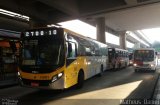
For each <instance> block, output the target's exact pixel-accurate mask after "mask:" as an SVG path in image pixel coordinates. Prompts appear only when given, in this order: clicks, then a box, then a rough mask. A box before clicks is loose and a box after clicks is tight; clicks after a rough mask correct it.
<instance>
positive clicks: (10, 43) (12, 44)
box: [9, 41, 17, 53]
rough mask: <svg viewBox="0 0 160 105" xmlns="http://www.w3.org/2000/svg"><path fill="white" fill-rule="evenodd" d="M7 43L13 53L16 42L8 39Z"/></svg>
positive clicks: (15, 49) (15, 48)
mask: <svg viewBox="0 0 160 105" xmlns="http://www.w3.org/2000/svg"><path fill="white" fill-rule="evenodd" d="M9 45H10V47H11V49H12V51H13V53H15V52H16V51H17V47H16V43H15V42H14V41H9Z"/></svg>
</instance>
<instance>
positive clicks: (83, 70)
mask: <svg viewBox="0 0 160 105" xmlns="http://www.w3.org/2000/svg"><path fill="white" fill-rule="evenodd" d="M21 42H22V46H21V50H20V60H19V61H20V62H19V68H18V76H19V80H20V84H21V85H22V86H26V87H35V88H44V89H65V88H69V87H71V86H73V85H76V86H77V88H81V87H82V86H83V83H84V80H86V79H88V78H91V77H93V76H94V75H100V76H101V75H102V73H103V72H104V70H106V69H107V66H106V65H107V64H106V59H107V55H108V54H107V52H108V51H107V45H106V44H102V43H100V42H98V41H96V40H93V39H91V38H87V37H84V36H82V35H78V34H76V33H74V32H72V31H69V30H66V29H63V28H57V27H52V28H39V29H32V30H27V31H25V32H22V35H21Z"/></svg>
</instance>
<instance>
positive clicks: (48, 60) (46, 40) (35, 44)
mask: <svg viewBox="0 0 160 105" xmlns="http://www.w3.org/2000/svg"><path fill="white" fill-rule="evenodd" d="M62 42H63V41H61V40H58V39H55V38H52V37H46V36H41V37H37V38H31V39H25V40H24V41H23V48H22V65H32V66H33V65H37V66H38V65H43V66H45V65H46V66H47V65H62V64H63V63H64V48H63V43H62Z"/></svg>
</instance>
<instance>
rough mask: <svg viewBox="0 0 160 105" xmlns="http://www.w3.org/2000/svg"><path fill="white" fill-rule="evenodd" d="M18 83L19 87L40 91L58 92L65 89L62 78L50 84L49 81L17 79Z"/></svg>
mask: <svg viewBox="0 0 160 105" xmlns="http://www.w3.org/2000/svg"><path fill="white" fill-rule="evenodd" d="M19 83H20V85H21V86H24V87H31V88H40V89H53V90H59V89H64V88H65V86H64V78H63V77H61V78H60V79H58V80H56V81H54V82H52V81H51V80H29V79H24V78H19Z"/></svg>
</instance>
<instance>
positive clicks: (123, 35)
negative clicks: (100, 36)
mask: <svg viewBox="0 0 160 105" xmlns="http://www.w3.org/2000/svg"><path fill="white" fill-rule="evenodd" d="M118 33H119V45H120V48H121V49H125V50H126V31H120V32H118Z"/></svg>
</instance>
